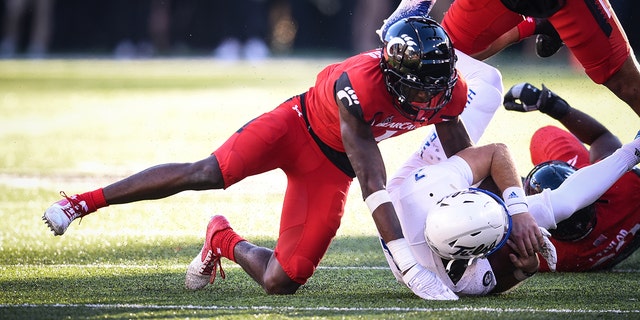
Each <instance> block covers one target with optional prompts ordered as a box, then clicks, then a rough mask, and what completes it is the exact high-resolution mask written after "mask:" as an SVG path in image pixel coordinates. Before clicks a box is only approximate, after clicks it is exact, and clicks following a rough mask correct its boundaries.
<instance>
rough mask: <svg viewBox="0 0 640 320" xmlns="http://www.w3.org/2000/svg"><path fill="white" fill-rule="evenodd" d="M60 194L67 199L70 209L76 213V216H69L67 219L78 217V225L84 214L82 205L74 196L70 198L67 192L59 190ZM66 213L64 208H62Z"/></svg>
mask: <svg viewBox="0 0 640 320" xmlns="http://www.w3.org/2000/svg"><path fill="white" fill-rule="evenodd" d="M60 195H61V196H63V197H64V198H65V199H67V201H68V202H69V204H71V209H72V210H73V211H74V212H77V213H76V214H77V215H78V216H77V217H69V219H71V221H73V220H75V219H77V218H80V221H78V225H80V224H81V223H82V217H84V216H85V215H84V214H83V212H82V210H81V208H82V206H81V205H80V202H79V201H78V200H76V199H74V198H71V197H69V196H67V194H66V193H65V192H64V191H60ZM63 211H64V212H65V214H66V210H63Z"/></svg>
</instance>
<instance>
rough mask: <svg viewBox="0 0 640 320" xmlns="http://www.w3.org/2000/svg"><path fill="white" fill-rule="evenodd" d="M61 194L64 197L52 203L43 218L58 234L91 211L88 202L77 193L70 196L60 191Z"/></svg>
mask: <svg viewBox="0 0 640 320" xmlns="http://www.w3.org/2000/svg"><path fill="white" fill-rule="evenodd" d="M60 195H61V196H63V197H64V199H61V200H60V201H58V202H55V203H54V204H52V205H51V206H50V207H49V208H47V210H46V211H45V212H44V215H43V216H42V220H44V221H45V223H46V224H47V226H49V229H51V231H53V234H54V235H56V236H61V235H63V234H64V232H65V231H67V228H68V227H69V225H70V224H71V222H72V221H73V220H75V219H77V218H82V217H83V216H85V215H87V214H88V213H89V212H88V211H89V208H88V207H87V203H86V202H85V201H83V200H80V199H78V195H77V194H76V195H74V196H71V197H68V196H67V195H66V194H65V193H64V192H63V191H60Z"/></svg>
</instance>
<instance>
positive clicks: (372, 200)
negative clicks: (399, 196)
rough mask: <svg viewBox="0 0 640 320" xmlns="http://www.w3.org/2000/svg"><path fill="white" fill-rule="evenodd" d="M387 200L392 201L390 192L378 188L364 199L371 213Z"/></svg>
mask: <svg viewBox="0 0 640 320" xmlns="http://www.w3.org/2000/svg"><path fill="white" fill-rule="evenodd" d="M387 202H391V197H389V192H387V190H385V189H382V190H378V191H376V192H374V193H372V194H370V195H369V196H368V197H367V198H366V199H364V203H366V204H367V207H369V211H370V212H371V213H373V212H374V211H375V210H376V209H378V207H379V206H380V205H381V204H383V203H387Z"/></svg>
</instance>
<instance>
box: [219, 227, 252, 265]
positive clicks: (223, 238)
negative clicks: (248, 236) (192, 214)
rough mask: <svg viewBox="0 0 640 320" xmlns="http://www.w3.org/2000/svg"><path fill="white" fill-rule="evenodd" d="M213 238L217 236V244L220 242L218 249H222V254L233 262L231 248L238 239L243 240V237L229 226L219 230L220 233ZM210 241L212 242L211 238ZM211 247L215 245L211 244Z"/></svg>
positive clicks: (233, 257)
mask: <svg viewBox="0 0 640 320" xmlns="http://www.w3.org/2000/svg"><path fill="white" fill-rule="evenodd" d="M214 238H218V244H220V251H222V253H221V254H222V256H223V257H225V258H227V259H229V260H231V261H233V262H236V258H235V255H234V253H233V249H234V248H235V247H236V244H238V243H239V242H240V241H245V240H244V238H242V237H241V236H240V235H238V234H237V233H236V232H235V231H233V229H231V228H229V229H226V230H223V231H221V232H220V233H218V234H216V235H215V236H214ZM211 242H212V243H213V242H214V241H213V239H211ZM212 247H215V246H213V244H212Z"/></svg>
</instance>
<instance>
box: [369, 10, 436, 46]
mask: <svg viewBox="0 0 640 320" xmlns="http://www.w3.org/2000/svg"><path fill="white" fill-rule="evenodd" d="M432 2H435V1H431V0H402V2H400V4H399V5H398V7H397V8H396V10H394V11H393V12H392V13H391V15H390V16H389V18H387V19H385V20H384V21H383V22H382V26H381V27H380V29H378V30H376V33H377V34H378V36H379V37H380V40H382V41H383V42H384V38H385V35H386V34H387V30H389V27H391V25H393V24H394V23H396V22H398V21H400V20H402V19H404V18H408V17H415V16H423V17H427V16H428V15H429V12H430V11H431V5H432Z"/></svg>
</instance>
